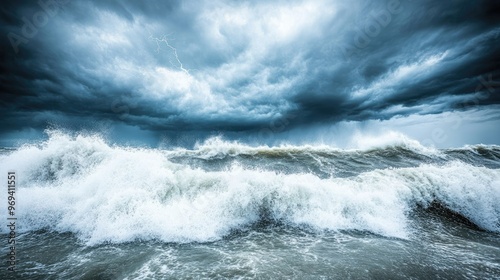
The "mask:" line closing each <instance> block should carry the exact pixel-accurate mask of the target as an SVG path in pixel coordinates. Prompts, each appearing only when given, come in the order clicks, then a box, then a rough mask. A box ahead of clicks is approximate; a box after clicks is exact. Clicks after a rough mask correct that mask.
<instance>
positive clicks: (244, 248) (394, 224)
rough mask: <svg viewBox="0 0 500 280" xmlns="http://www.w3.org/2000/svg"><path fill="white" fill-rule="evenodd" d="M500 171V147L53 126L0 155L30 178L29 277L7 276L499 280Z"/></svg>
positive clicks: (24, 217)
mask: <svg viewBox="0 0 500 280" xmlns="http://www.w3.org/2000/svg"><path fill="white" fill-rule="evenodd" d="M499 168H500V147H498V146H485V145H476V146H467V147H463V148H460V149H446V150H436V149H429V148H425V147H422V146H420V145H419V144H418V143H416V142H414V141H407V142H400V143H396V144H393V145H386V146H382V147H375V148H370V149H357V150H341V149H336V148H332V147H328V146H279V147H264V146H262V147H250V146H245V145H243V144H239V143H236V142H225V141H222V140H220V139H217V138H215V139H211V140H209V141H206V142H205V143H204V144H200V145H198V146H196V147H195V148H194V149H190V150H185V149H138V148H130V147H120V146H114V145H108V144H106V143H105V141H103V140H102V139H101V138H99V137H97V136H76V137H72V136H68V135H65V134H61V133H53V134H52V135H51V137H50V139H49V140H48V141H46V142H44V143H41V144H37V145H31V146H24V147H21V148H18V149H4V150H2V152H1V153H0V169H1V172H2V173H4V174H6V172H7V170H15V171H16V173H17V175H18V178H19V179H18V182H17V185H18V190H17V196H18V211H17V216H18V219H19V222H18V225H19V226H18V234H19V236H18V238H17V245H18V246H17V254H18V260H19V264H18V267H17V268H18V272H17V273H16V274H9V273H8V272H7V271H6V270H2V271H1V272H0V276H1V277H0V278H6V277H14V276H15V277H23V278H26V279H30V278H32V279H47V278H48V279H80V278H87V279H92V278H95V279H149V278H162V277H167V278H168V277H170V278H225V277H227V278H255V277H257V278H296V279H304V278H314V279H317V278H325V279H329V278H337V279H345V278H354V279H359V278H380V279H382V278H414V279H421V278H424V277H425V278H426V277H434V278H445V279H470V278H481V279H483V278H491V279H493V278H498V277H500V234H499V233H500V169H499ZM6 199H7V198H6V194H5V193H1V196H0V201H4V202H5V201H6ZM0 218H1V219H2V220H4V221H5V220H6V218H7V217H6V213H5V212H1V217H0ZM0 232H1V235H2V238H1V239H2V240H7V228H5V227H2V228H1V231H0ZM4 243H5V244H4V245H3V246H1V248H2V255H5V254H4V253H6V252H7V244H6V242H4Z"/></svg>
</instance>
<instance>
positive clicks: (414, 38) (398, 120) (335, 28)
mask: <svg viewBox="0 0 500 280" xmlns="http://www.w3.org/2000/svg"><path fill="white" fill-rule="evenodd" d="M0 7H1V8H0V21H1V27H0V31H1V33H0V34H1V36H2V40H1V48H2V53H1V57H0V65H1V70H2V71H1V74H0V82H1V84H0V92H1V99H0V106H1V111H0V118H1V127H0V139H1V141H0V142H1V143H0V145H13V144H16V143H21V142H22V141H23V140H24V139H33V138H37V137H40V135H42V134H43V130H44V129H46V128H47V127H51V126H53V127H60V128H64V129H67V130H75V131H81V130H90V131H92V130H105V131H108V133H109V134H110V138H112V139H114V140H117V141H121V142H127V141H130V142H136V143H141V142H144V143H148V144H151V143H152V144H153V145H155V144H158V143H164V142H169V141H172V142H173V143H175V142H179V141H180V142H182V141H184V142H185V143H188V142H190V141H193V139H203V138H204V137H207V136H209V135H213V134H222V135H225V136H227V137H229V138H239V139H252V141H255V142H266V141H269V140H270V139H272V140H273V141H277V140H284V141H292V142H293V141H297V139H300V141H301V142H307V141H317V140H318V139H322V140H323V141H324V140H325V139H324V138H326V137H331V138H335V137H338V135H339V134H342V133H344V132H346V131H347V132H349V133H354V132H356V133H358V132H359V131H361V132H363V131H368V132H369V131H374V130H377V131H380V130H395V131H401V132H403V133H405V134H408V135H410V136H411V137H414V138H417V139H418V140H420V141H422V142H429V144H433V145H437V146H451V145H455V146H456V145H463V144H467V143H469V144H475V143H487V144H500V132H499V130H498V128H497V127H498V125H499V124H500V110H499V108H500V94H499V90H498V89H499V88H500V2H498V1H494V0H477V1H469V0H450V1H429V0H380V1H367V0H352V1H340V0H331V1H327V0H308V1H231V0H215V1H132V0H130V1H68V0H42V1H39V2H37V1H3V2H2V3H1V4H0ZM347 132H346V133H347ZM186 139H189V140H186Z"/></svg>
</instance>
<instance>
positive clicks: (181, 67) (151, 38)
mask: <svg viewBox="0 0 500 280" xmlns="http://www.w3.org/2000/svg"><path fill="white" fill-rule="evenodd" d="M149 39H150V40H154V41H155V43H156V53H159V52H160V49H161V47H160V44H161V43H165V45H167V47H168V48H170V49H171V50H172V53H173V55H174V57H175V60H177V64H178V65H179V66H178V67H179V69H181V70H182V71H184V72H185V73H186V74H189V71H188V70H187V69H186V68H184V65H183V64H182V62H181V60H180V59H179V55H177V49H176V48H174V47H173V46H172V45H170V43H169V42H168V39H167V36H166V35H163V36H161V37H160V38H158V37H153V35H149ZM169 60H170V59H169ZM170 64H172V65H173V66H175V65H174V63H172V61H171V60H170Z"/></svg>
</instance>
